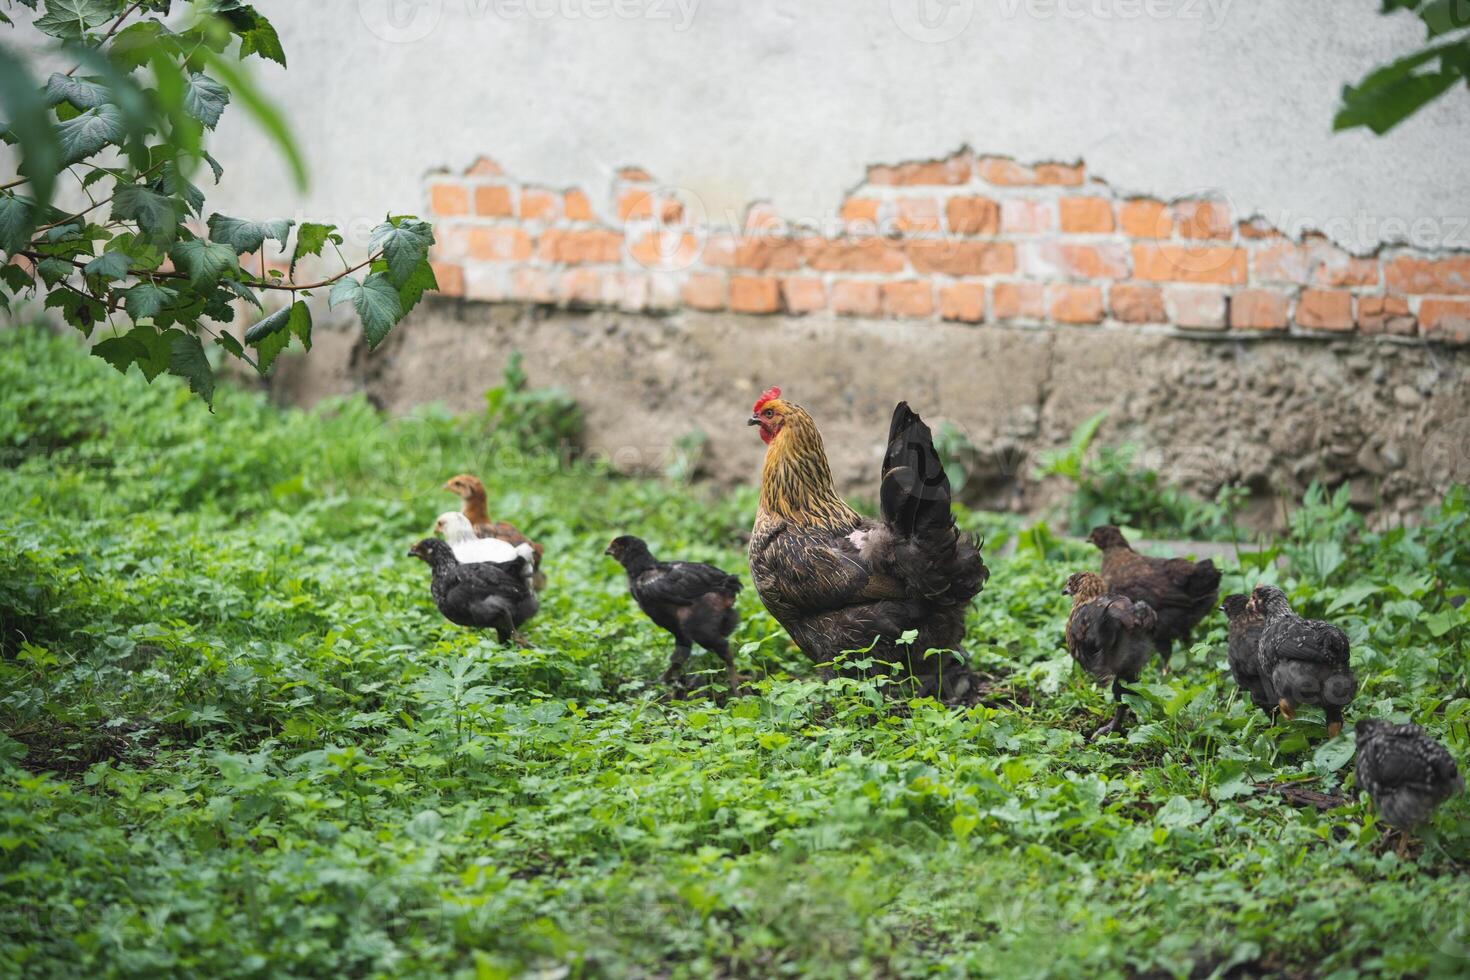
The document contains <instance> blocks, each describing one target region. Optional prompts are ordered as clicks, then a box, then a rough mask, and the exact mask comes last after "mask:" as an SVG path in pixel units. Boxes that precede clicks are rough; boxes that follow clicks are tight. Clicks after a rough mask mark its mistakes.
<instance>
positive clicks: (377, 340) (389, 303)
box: [327, 272, 403, 350]
mask: <svg viewBox="0 0 1470 980" xmlns="http://www.w3.org/2000/svg"><path fill="white" fill-rule="evenodd" d="M349 301H350V302H351V303H352V305H353V307H354V308H356V310H357V316H358V318H359V319H360V320H362V332H363V335H364V336H365V337H367V342H368V349H369V350H371V349H373V348H375V347H377V346H378V345H379V344H381V343H382V342H383V338H384V337H386V336H388V331H389V330H391V329H393V324H395V323H397V322H398V321H399V320H402V319H403V301H402V300H400V299H399V298H398V290H397V289H395V288H394V286H393V283H392V282H391V281H390V280H389V279H388V277H387V276H386V275H385V274H384V273H381V272H374V273H373V274H372V275H370V276H368V277H367V278H366V279H364V280H363V281H362V282H358V281H357V280H356V279H353V278H352V277H350V276H349V277H347V278H345V279H339V280H338V281H337V284H336V285H335V286H333V287H332V292H331V295H330V296H329V297H328V299H327V305H328V306H329V307H335V306H336V305H337V304H339V303H345V302H349Z"/></svg>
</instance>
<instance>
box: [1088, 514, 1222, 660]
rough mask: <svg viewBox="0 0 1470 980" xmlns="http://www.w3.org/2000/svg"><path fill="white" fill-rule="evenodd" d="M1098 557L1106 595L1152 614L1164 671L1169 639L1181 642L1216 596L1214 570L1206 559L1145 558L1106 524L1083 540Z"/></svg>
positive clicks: (1170, 652) (1170, 646)
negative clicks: (1144, 605) (1133, 602)
mask: <svg viewBox="0 0 1470 980" xmlns="http://www.w3.org/2000/svg"><path fill="white" fill-rule="evenodd" d="M1087 540H1089V541H1091V542H1092V543H1093V544H1095V545H1097V547H1098V548H1099V549H1100V550H1101V551H1102V553H1103V560H1102V577H1103V581H1105V582H1106V583H1107V585H1108V591H1109V592H1117V593H1118V594H1119V595H1126V596H1127V597H1128V598H1130V599H1135V600H1137V601H1139V602H1146V603H1148V604H1149V605H1150V606H1151V607H1152V608H1153V611H1154V612H1155V613H1156V614H1157V615H1158V620H1159V624H1158V626H1157V627H1155V629H1154V649H1155V650H1157V651H1158V652H1159V659H1161V660H1162V661H1163V662H1164V670H1165V671H1167V670H1168V669H1169V657H1170V656H1172V655H1173V653H1174V641H1175V640H1187V639H1188V638H1189V631H1190V630H1192V629H1194V628H1195V627H1196V626H1197V625H1199V622H1200V620H1202V619H1204V618H1205V617H1206V616H1208V615H1209V614H1210V613H1211V612H1212V611H1214V608H1215V602H1216V601H1217V599H1218V598H1219V595H1220V570H1219V569H1218V568H1216V567H1215V563H1214V562H1212V561H1209V560H1205V561H1199V562H1194V561H1189V560H1188V559H1185V558H1147V557H1145V556H1143V555H1140V554H1139V553H1138V552H1136V551H1134V550H1133V549H1132V548H1130V547H1129V546H1128V539H1127V538H1125V537H1123V532H1122V531H1120V530H1118V529H1117V528H1116V527H1113V525H1111V524H1106V525H1104V526H1102V527H1095V528H1093V529H1092V533H1091V534H1090V535H1088V538H1087Z"/></svg>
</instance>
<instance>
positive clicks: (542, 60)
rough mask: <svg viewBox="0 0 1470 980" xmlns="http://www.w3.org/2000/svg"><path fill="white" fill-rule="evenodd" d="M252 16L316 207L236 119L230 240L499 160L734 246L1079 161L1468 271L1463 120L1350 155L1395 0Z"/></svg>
mask: <svg viewBox="0 0 1470 980" xmlns="http://www.w3.org/2000/svg"><path fill="white" fill-rule="evenodd" d="M921 5H922V10H923V11H924V12H926V14H927V15H928V17H929V20H930V22H931V23H935V24H937V25H938V27H937V28H936V29H935V30H934V31H930V30H929V29H928V28H925V27H924V26H923V25H924V21H922V20H919V19H917V13H916V12H917V11H919V10H920V7H921ZM259 6H260V7H261V9H262V10H263V11H264V12H265V13H266V14H267V15H269V16H271V17H272V18H273V19H274V20H275V23H276V24H277V26H278V28H279V29H280V32H281V36H282V40H283V42H284V44H285V47H286V50H287V53H288V56H289V59H290V64H291V67H290V70H289V71H288V72H282V71H280V70H279V69H277V68H276V67H275V66H272V65H263V66H262V67H261V68H260V70H259V71H258V72H257V76H258V77H259V78H260V80H261V81H262V83H263V84H264V85H265V87H266V88H267V90H268V91H270V92H272V93H273V94H274V95H275V96H276V97H277V98H278V99H279V100H280V102H281V103H282V104H283V105H284V106H285V107H286V108H287V109H288V110H289V116H290V118H291V120H292V121H293V124H294V127H295V129H296V131H297V133H298V135H299V138H300V141H301V143H302V145H303V147H304V148H305V150H306V152H307V156H308V158H309V161H310V163H311V166H312V172H313V175H314V179H313V182H312V184H311V186H310V189H309V190H308V191H307V192H306V194H305V195H298V194H297V193H296V192H295V191H294V190H293V189H292V187H291V185H290V182H289V180H288V179H287V177H286V171H285V168H284V166H283V165H282V164H281V162H280V161H279V159H278V158H277V156H276V155H275V153H274V152H273V151H272V150H271V148H270V146H269V144H268V143H267V141H266V140H265V138H264V137H263V136H262V135H261V134H260V133H259V132H258V131H257V130H256V129H255V128H254V127H253V126H252V124H250V123H249V121H248V120H247V119H246V118H245V116H244V114H243V113H240V112H238V111H237V112H232V113H229V114H227V116H226V121H225V123H224V124H223V125H222V126H221V128H220V131H219V134H218V139H217V141H216V146H217V150H216V153H217V155H218V156H219V157H220V159H221V160H223V161H224V163H225V165H226V167H227V168H228V175H227V178H226V182H225V184H224V185H222V186H221V187H220V188H218V189H216V190H215V191H214V192H213V194H212V198H211V204H212V206H215V207H218V208H219V209H221V210H225V211H227V212H232V213H233V212H240V211H250V212H255V211H258V210H260V209H262V208H269V207H270V206H271V203H272V202H278V203H276V204H275V206H274V207H273V214H281V215H287V216H289V215H291V214H293V212H294V213H296V215H297V216H298V217H308V216H309V217H313V218H325V219H330V220H334V221H337V222H339V223H341V224H343V225H344V227H347V226H350V227H352V228H355V229H357V235H360V234H361V230H362V229H365V228H366V227H367V226H368V225H369V224H370V223H371V222H374V221H376V220H380V218H381V215H382V214H383V213H385V212H387V211H390V210H392V211H405V210H414V209H418V208H420V207H421V204H422V199H421V186H420V184H421V179H422V177H423V175H424V174H425V173H426V172H427V171H429V170H431V169H433V168H436V167H440V166H448V167H451V168H462V167H464V166H466V165H468V164H469V163H470V162H471V161H472V160H473V159H475V157H477V156H478V155H480V154H482V153H483V154H488V155H490V156H492V157H494V158H495V159H497V160H498V161H500V162H501V163H502V164H503V165H504V166H505V167H506V168H507V169H508V170H509V171H511V172H512V173H514V174H516V175H518V176H520V177H523V178H525V179H528V180H537V181H544V182H547V183H550V184H553V185H558V186H563V185H580V186H583V187H585V188H587V189H588V190H589V191H591V192H593V193H594V194H600V193H601V192H602V191H604V190H605V188H606V187H607V185H608V182H609V180H610V179H611V176H612V173H613V171H614V170H615V169H616V168H617V167H619V166H622V165H627V164H638V165H641V166H643V167H645V168H647V169H648V170H650V171H651V172H652V173H653V174H654V175H655V176H656V177H658V178H659V179H660V180H662V181H666V182H668V183H669V184H671V185H674V186H677V187H680V188H684V189H686V190H687V191H688V192H689V193H691V194H692V195H694V196H695V197H697V199H698V200H699V201H700V202H701V203H702V204H703V205H704V206H705V208H706V210H707V211H708V212H709V213H710V214H711V215H713V216H715V218H716V219H717V220H718V221H723V220H724V218H725V217H726V216H727V215H728V214H730V213H733V214H736V215H738V214H739V213H741V211H742V210H743V208H744V206H745V205H746V204H747V203H749V202H751V201H756V200H769V201H771V202H773V203H774V204H775V205H776V206H777V208H778V209H779V210H780V212H781V213H782V214H783V215H784V216H786V217H788V218H792V219H820V218H821V217H823V216H825V215H830V214H831V213H833V212H834V211H835V210H836V208H837V206H838V204H839V202H840V199H841V196H842V192H843V190H844V189H846V188H848V187H851V186H853V185H854V184H856V183H857V182H859V181H860V180H861V178H862V174H863V167H864V166H865V165H866V164H868V163H876V162H891V161H897V160H906V159H918V158H927V157H936V156H943V155H946V154H948V153H949V152H951V151H952V150H954V149H955V148H957V147H958V146H960V145H961V144H969V145H970V146H972V147H974V148H975V149H976V150H977V151H981V152H986V153H997V154H1007V155H1013V156H1015V157H1017V158H1019V159H1022V160H1048V159H1055V160H1075V159H1078V158H1083V159H1085V160H1086V162H1087V164H1088V166H1089V168H1090V170H1091V172H1092V173H1094V174H1096V175H1099V176H1101V177H1103V178H1105V179H1107V180H1109V181H1110V182H1112V183H1113V184H1115V185H1117V186H1119V187H1120V188H1122V189H1123V190H1125V191H1129V192H1138V193H1147V194H1153V195H1157V196H1161V197H1164V198H1170V197H1175V196H1180V195H1185V194H1190V193H1195V192H1200V191H1212V192H1215V193H1218V194H1221V195H1223V196H1225V197H1227V198H1229V199H1230V201H1231V202H1232V204H1233V205H1234V206H1235V209H1236V211H1237V213H1238V214H1240V215H1248V214H1252V213H1260V214H1262V215H1264V216H1266V217H1267V218H1268V219H1270V220H1271V221H1272V222H1273V223H1275V224H1276V225H1277V226H1279V227H1282V228H1284V229H1286V230H1288V231H1293V232H1294V231H1296V230H1298V229H1300V228H1302V227H1318V228H1323V229H1325V230H1326V231H1327V232H1328V234H1329V235H1331V236H1332V237H1333V238H1335V239H1337V240H1338V241H1339V242H1341V243H1343V244H1347V245H1350V246H1352V247H1355V248H1358V249H1363V248H1369V247H1371V246H1373V245H1375V244H1377V243H1378V242H1379V241H1381V240H1384V239H1388V240H1393V239H1408V240H1410V241H1412V243H1413V244H1416V245H1419V246H1421V247H1431V248H1433V247H1470V229H1467V227H1466V224H1467V223H1470V222H1467V220H1466V219H1467V217H1470V180H1467V178H1466V174H1465V167H1464V161H1465V160H1467V159H1470V93H1467V92H1466V91H1465V90H1464V89H1463V88H1461V89H1459V90H1457V91H1455V92H1453V93H1452V94H1451V95H1449V96H1448V97H1446V98H1445V99H1442V100H1441V101H1440V102H1438V103H1436V104H1434V105H1433V106H1431V107H1430V108H1428V109H1427V110H1425V111H1424V112H1423V113H1421V114H1420V115H1419V116H1418V117H1416V118H1415V119H1413V120H1411V121H1410V122H1409V123H1407V124H1405V125H1404V126H1402V127H1400V128H1399V129H1398V130H1395V131H1394V132H1393V133H1392V134H1390V136H1389V137H1387V138H1384V139H1378V138H1375V137H1373V136H1371V135H1370V134H1368V133H1366V132H1365V131H1356V132H1351V133H1344V134H1333V133H1332V132H1331V120H1332V115H1333V111H1334V108H1335V106H1336V104H1337V98H1338V92H1339V89H1340V88H1341V86H1342V85H1343V83H1345V82H1351V81H1356V80H1357V79H1359V78H1361V77H1362V75H1363V74H1364V73H1365V72H1366V71H1368V70H1369V69H1371V68H1372V67H1374V66H1375V65H1378V64H1380V63H1382V62H1384V61H1386V60H1389V59H1391V58H1392V57H1394V56H1395V55H1397V54H1401V53H1403V52H1405V51H1407V50H1409V49H1411V48H1412V46H1413V45H1414V44H1415V43H1416V42H1417V41H1418V40H1419V39H1420V38H1421V36H1422V27H1421V25H1420V24H1419V22H1418V21H1417V20H1416V19H1415V18H1413V17H1412V16H1408V15H1403V14H1401V15H1398V16H1395V17H1391V18H1385V17H1381V16H1379V15H1378V13H1377V9H1378V7H1379V4H1378V3H1377V0H1292V2H1286V0H1255V2H1251V0H877V2H868V3H851V2H847V0H802V2H797V0H740V2H738V3H737V2H735V0H330V2H320V3H303V2H301V0H260V2H259ZM956 31H957V33H956ZM949 34H954V36H953V37H952V38H949V39H948V40H934V38H936V37H938V38H943V37H946V36H947V35H949ZM915 35H918V36H920V37H926V38H930V40H920V39H916V37H915ZM1416 223H1417V225H1416ZM354 237H356V236H354Z"/></svg>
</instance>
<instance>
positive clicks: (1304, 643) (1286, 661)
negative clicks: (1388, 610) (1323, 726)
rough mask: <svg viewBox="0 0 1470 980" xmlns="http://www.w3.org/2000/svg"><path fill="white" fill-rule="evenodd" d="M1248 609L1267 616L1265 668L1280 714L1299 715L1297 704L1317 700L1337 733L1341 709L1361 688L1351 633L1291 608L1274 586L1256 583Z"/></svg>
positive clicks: (1332, 732) (1329, 728)
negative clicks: (1353, 661)
mask: <svg viewBox="0 0 1470 980" xmlns="http://www.w3.org/2000/svg"><path fill="white" fill-rule="evenodd" d="M1245 608H1246V609H1247V610H1249V611H1250V612H1253V613H1257V614H1259V615H1261V616H1263V617H1265V620H1266V626H1265V628H1264V629H1262V630H1261V669H1262V671H1263V672H1264V674H1265V677H1266V682H1267V684H1269V685H1270V691H1271V693H1272V695H1273V696H1274V697H1275V698H1276V699H1277V701H1276V703H1277V706H1278V707H1279V708H1280V709H1281V713H1282V714H1283V715H1285V716H1286V717H1287V718H1288V719H1290V718H1295V717H1296V709H1297V706H1298V705H1303V704H1311V705H1316V706H1318V707H1320V708H1321V709H1322V713H1323V714H1324V715H1325V716H1326V718H1327V734H1328V736H1329V737H1331V738H1336V737H1337V734H1338V733H1339V732H1341V731H1342V709H1343V707H1344V706H1346V705H1347V704H1348V702H1350V701H1352V699H1353V696H1354V695H1356V694H1357V693H1358V678H1357V676H1356V675H1354V674H1353V668H1352V664H1351V662H1350V660H1349V656H1348V654H1349V650H1350V645H1349V643H1348V636H1347V634H1346V633H1344V632H1343V631H1342V630H1340V629H1338V628H1337V627H1336V626H1333V625H1332V624H1331V623H1324V622H1322V621H1321V620H1320V619H1303V618H1302V617H1300V616H1298V615H1297V614H1296V613H1294V612H1292V610H1291V602H1290V600H1288V599H1287V598H1286V593H1285V592H1282V591H1281V590H1280V589H1278V588H1276V587H1275V586H1274V585H1258V586H1256V587H1255V589H1254V590H1253V591H1252V592H1251V598H1250V601H1249V602H1248V603H1246V606H1245Z"/></svg>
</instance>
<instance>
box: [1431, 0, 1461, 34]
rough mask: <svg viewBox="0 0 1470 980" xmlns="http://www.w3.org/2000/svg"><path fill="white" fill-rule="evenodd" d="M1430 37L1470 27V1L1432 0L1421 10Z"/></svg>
mask: <svg viewBox="0 0 1470 980" xmlns="http://www.w3.org/2000/svg"><path fill="white" fill-rule="evenodd" d="M1419 19H1420V20H1422V21H1423V22H1424V26H1425V27H1427V28H1429V36H1430V37H1439V36H1440V35H1442V34H1451V33H1453V32H1455V31H1458V30H1463V29H1464V28H1466V27H1470V0H1430V2H1429V3H1427V4H1425V5H1424V7H1423V8H1422V9H1420V10H1419Z"/></svg>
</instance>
